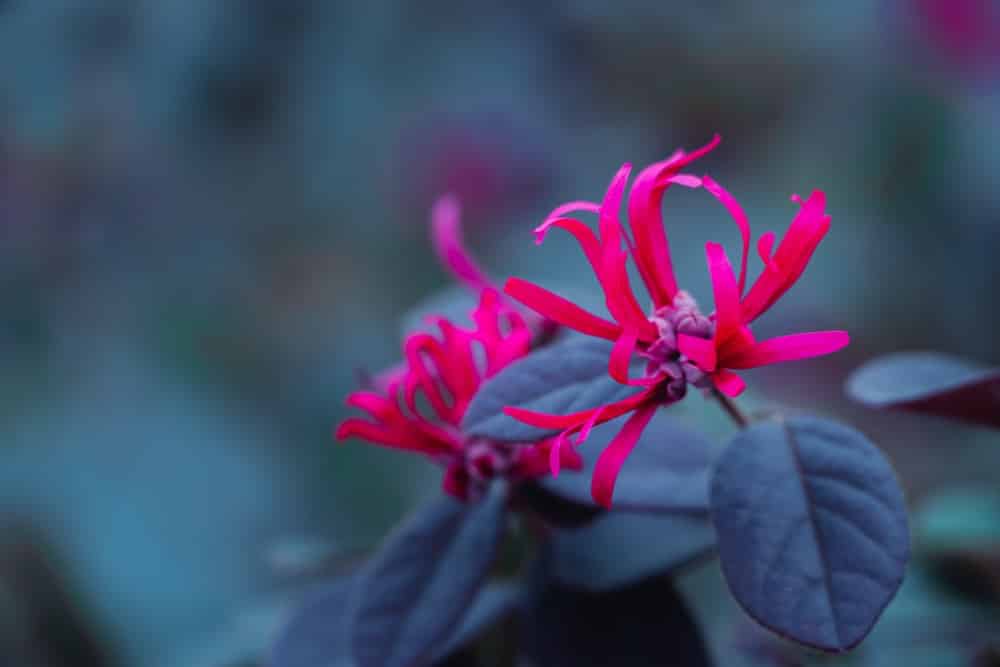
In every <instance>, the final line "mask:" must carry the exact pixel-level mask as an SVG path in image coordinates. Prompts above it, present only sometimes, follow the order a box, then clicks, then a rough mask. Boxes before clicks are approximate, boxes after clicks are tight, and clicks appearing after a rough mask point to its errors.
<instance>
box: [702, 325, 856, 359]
mask: <svg viewBox="0 0 1000 667" xmlns="http://www.w3.org/2000/svg"><path fill="white" fill-rule="evenodd" d="M850 342H851V337H850V336H849V335H848V333H847V332H846V331H813V332H810V333H799V334H791V335H788V336H778V337H777V338H770V339H768V340H765V341H761V342H759V343H757V344H756V345H753V346H751V347H748V348H744V349H742V350H739V351H737V352H735V353H733V354H731V355H728V354H727V355H726V357H725V358H724V359H723V360H721V361H722V364H723V365H724V366H725V367H726V368H756V367H758V366H767V365H769V364H778V363H782V362H785V361H797V360H799V359H809V358H812V357H821V356H823V355H825V354H831V353H833V352H836V351H837V350H839V349H841V348H843V347H846V346H847V344H848V343H850Z"/></svg>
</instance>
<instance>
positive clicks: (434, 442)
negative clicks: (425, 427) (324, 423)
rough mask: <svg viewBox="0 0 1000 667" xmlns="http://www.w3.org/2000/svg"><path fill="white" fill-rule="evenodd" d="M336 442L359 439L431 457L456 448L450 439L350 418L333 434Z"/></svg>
mask: <svg viewBox="0 0 1000 667" xmlns="http://www.w3.org/2000/svg"><path fill="white" fill-rule="evenodd" d="M335 437H336V438H337V440H347V439H348V438H361V439H363V440H367V441H369V442H373V443H375V444H378V445H383V446H385V447H390V448H392V449H401V450H405V451H410V452H420V453H423V454H428V455H431V456H435V455H440V454H447V453H448V452H452V451H454V450H455V449H456V448H457V443H455V442H453V441H452V440H450V439H445V438H444V437H443V434H442V437H441V438H434V437H430V436H429V435H428V434H427V433H425V432H423V431H420V430H415V429H410V428H408V427H407V426H406V425H386V424H373V423H372V422H369V421H365V420H364V419H359V418H357V417H351V418H350V419H345V420H344V421H343V422H341V424H340V426H338V427H337V430H336V432H335Z"/></svg>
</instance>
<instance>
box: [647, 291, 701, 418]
mask: <svg viewBox="0 0 1000 667" xmlns="http://www.w3.org/2000/svg"><path fill="white" fill-rule="evenodd" d="M649 321H650V322H652V323H653V324H654V325H656V329H657V331H658V332H659V334H660V337H659V338H657V339H656V341H654V342H653V343H652V344H650V345H649V347H647V348H646V349H645V350H644V352H643V354H644V355H645V356H646V358H647V359H648V360H649V361H648V363H647V364H646V374H647V375H654V374H657V373H663V374H665V375H666V376H667V378H669V379H668V381H667V382H666V385H665V387H666V394H667V395H666V399H667V400H669V401H671V402H672V401H677V400H680V399H681V398H683V397H684V394H685V393H686V392H687V385H688V384H693V385H695V386H701V385H703V384H704V382H705V379H706V378H705V373H703V372H702V371H701V369H699V368H698V367H697V366H696V365H695V364H693V363H692V362H691V361H689V360H688V359H687V358H686V357H684V356H683V355H682V354H681V353H680V350H678V348H677V334H685V335H687V336H694V337H696V338H705V339H711V338H712V336H713V335H714V334H715V323H714V322H713V321H712V320H711V319H709V318H708V317H706V316H705V315H702V313H701V311H700V310H698V303H697V302H696V301H695V300H694V297H692V296H691V295H690V294H688V293H687V292H684V291H680V292H678V293H677V295H676V296H675V297H674V302H673V303H672V304H670V305H669V306H664V307H662V308H658V309H657V310H656V311H655V312H654V313H653V315H652V317H650V318H649Z"/></svg>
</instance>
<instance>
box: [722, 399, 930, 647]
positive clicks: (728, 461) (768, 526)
mask: <svg viewBox="0 0 1000 667" xmlns="http://www.w3.org/2000/svg"><path fill="white" fill-rule="evenodd" d="M711 505H712V520H713V522H714V523H715V528H716V532H717V539H718V549H719V557H720V559H721V563H722V571H723V574H724V575H725V578H726V582H727V584H728V585H729V588H730V590H731V591H732V593H733V596H734V597H735V598H736V600H737V601H738V602H739V603H740V605H741V606H742V607H743V608H744V609H745V610H746V611H747V613H749V614H750V616H751V617H753V618H754V619H755V620H757V621H758V622H759V623H760V624H761V625H763V626H765V627H766V628H768V629H770V630H772V631H774V632H776V633H777V634H779V635H782V636H784V637H787V638H789V639H793V640H795V641H798V642H800V643H802V644H805V645H807V646H811V647H813V648H817V649H820V650H823V651H830V652H842V651H847V650H849V649H851V648H853V647H854V646H856V645H857V644H858V643H859V642H860V641H861V640H862V639H863V638H864V637H865V636H866V635H867V634H868V633H869V632H870V631H871V629H872V627H873V625H874V624H875V621H876V620H877V619H878V617H879V615H880V614H881V613H882V611H883V610H884V609H885V607H886V605H887V604H888V603H889V601H890V600H891V599H892V597H893V595H895V593H896V590H897V589H898V588H899V585H900V583H901V582H902V580H903V573H904V570H905V568H906V563H907V561H908V560H909V556H910V539H909V531H908V527H907V518H906V506H905V502H904V499H903V492H902V490H901V489H900V488H899V485H898V483H897V481H896V476H895V474H894V472H893V470H892V468H891V467H890V465H889V463H888V461H886V459H885V458H884V457H883V456H882V454H881V452H880V451H879V450H878V449H877V448H876V447H875V445H873V444H872V443H871V442H870V441H869V440H868V439H867V438H866V437H865V436H864V435H862V434H861V433H859V432H857V431H854V430H852V429H850V428H847V427H846V426H843V425H840V424H837V423H834V422H831V421H827V420H822V419H817V418H814V417H796V418H793V419H787V420H777V419H775V420H768V421H763V422H758V423H756V424H754V425H752V426H750V427H749V428H747V429H746V430H744V431H742V432H741V433H739V434H738V435H737V436H736V437H735V438H733V440H732V442H731V443H730V444H729V446H728V448H727V449H726V450H725V452H724V453H723V454H722V456H721V457H720V459H719V461H718V463H717V465H716V468H715V474H714V476H713V478H712V485H711Z"/></svg>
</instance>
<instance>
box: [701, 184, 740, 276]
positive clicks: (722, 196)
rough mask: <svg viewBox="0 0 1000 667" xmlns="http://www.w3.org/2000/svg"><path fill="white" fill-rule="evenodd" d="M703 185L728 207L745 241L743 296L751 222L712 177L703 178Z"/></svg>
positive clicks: (737, 203) (732, 198) (736, 202)
mask: <svg viewBox="0 0 1000 667" xmlns="http://www.w3.org/2000/svg"><path fill="white" fill-rule="evenodd" d="M702 185H704V186H705V189H706V190H708V191H709V192H710V193H711V194H712V196H714V197H715V198H716V199H718V200H719V202H720V203H721V204H722V205H723V206H725V207H726V210H727V211H729V215H730V216H731V217H732V218H733V222H735V223H736V226H737V227H739V230H740V237H741V238H742V241H743V255H742V258H741V259H740V279H739V293H740V294H743V289H744V287H746V282H747V256H748V255H749V254H750V221H749V220H747V214H746V213H745V212H744V211H743V207H742V206H740V203H739V202H738V201H736V199H735V198H734V197H733V196H732V195H731V194H729V193H728V192H727V191H726V189H725V188H723V187H722V186H721V185H719V184H718V183H716V182H715V180H714V179H712V177H710V176H704V177H703V178H702Z"/></svg>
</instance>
